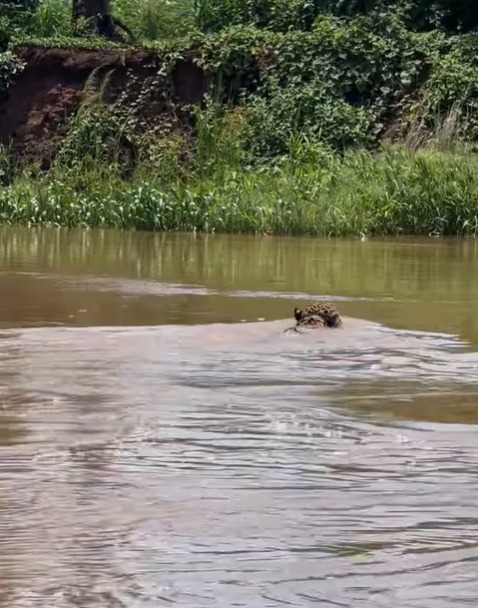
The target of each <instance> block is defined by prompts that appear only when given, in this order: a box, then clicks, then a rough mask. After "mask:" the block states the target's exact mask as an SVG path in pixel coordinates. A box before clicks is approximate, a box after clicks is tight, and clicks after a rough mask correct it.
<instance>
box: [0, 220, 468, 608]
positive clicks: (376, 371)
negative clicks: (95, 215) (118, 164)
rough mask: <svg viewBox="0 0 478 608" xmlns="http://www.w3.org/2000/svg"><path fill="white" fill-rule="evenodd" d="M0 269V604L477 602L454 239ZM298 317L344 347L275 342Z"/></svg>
mask: <svg viewBox="0 0 478 608" xmlns="http://www.w3.org/2000/svg"><path fill="white" fill-rule="evenodd" d="M0 260H1V266H0V294H1V298H0V340H1V346H2V348H1V349H0V607H1V608H10V607H12V608H17V607H33V606H34V607H49V608H50V607H51V608H70V607H85V608H118V607H126V608H153V607H154V608H156V607H158V606H181V607H187V608H200V607H202V606H206V607H212V608H216V607H217V608H228V607H236V606H245V607H248V608H249V607H250V608H266V607H267V608H272V607H274V608H275V607H282V606H299V607H309V606H324V607H325V606H331V607H345V606H346V607H353V608H356V607H371V608H372V607H380V606H383V607H387V608H415V607H416V608H446V607H451V606H453V607H457V606H477V605H478V563H477V561H478V516H477V507H478V473H477V470H478V468H477V464H478V428H477V423H478V383H477V381H478V354H477V352H476V351H477V347H478V305H477V296H478V271H477V268H478V246H477V244H476V243H475V242H474V241H453V240H450V241H445V240H431V239H430V240H424V241H413V240H401V241H390V242H360V241H320V240H312V239H278V238H266V237H260V238H259V237H258V238H250V237H247V238H246V237H199V236H197V237H195V236H193V235H152V234H133V233H127V234H122V233H118V232H94V231H73V232H68V231H57V230H44V231H28V230H12V229H3V230H0ZM317 298H325V299H329V300H331V301H334V302H335V303H336V304H337V306H338V308H339V309H340V311H341V312H342V313H343V315H344V316H345V323H344V329H343V330H338V331H325V332H324V331H322V332H320V331H318V332H308V333H307V334H306V335H300V336H299V335H297V334H284V333H283V332H282V329H283V328H284V327H287V326H288V325H289V324H290V321H288V320H287V318H290V317H291V311H292V308H293V306H294V305H296V304H298V303H300V304H304V303H308V302H313V301H314V300H315V299H317ZM258 319H264V320H263V321H258Z"/></svg>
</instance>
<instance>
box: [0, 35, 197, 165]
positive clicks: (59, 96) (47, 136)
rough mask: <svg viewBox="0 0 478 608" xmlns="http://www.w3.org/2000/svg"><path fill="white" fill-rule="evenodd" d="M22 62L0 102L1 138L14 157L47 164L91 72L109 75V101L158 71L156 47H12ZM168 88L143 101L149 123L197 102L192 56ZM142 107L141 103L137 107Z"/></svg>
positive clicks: (180, 63) (97, 75)
mask: <svg viewBox="0 0 478 608" xmlns="http://www.w3.org/2000/svg"><path fill="white" fill-rule="evenodd" d="M15 52H16V53H17V54H18V55H19V56H20V57H21V59H22V60H23V61H24V62H25V63H26V67H25V69H24V70H23V71H22V72H21V73H20V74H19V75H18V76H17V77H16V79H15V80H14V81H13V83H12V84H11V86H10V88H9V91H8V93H7V96H6V97H5V98H4V99H3V101H2V102H1V103H0V143H2V144H4V145H11V146H12V151H13V154H14V157H15V158H16V159H17V160H20V161H23V162H25V161H26V162H30V163H31V162H35V163H38V164H39V165H40V167H41V168H42V169H43V170H46V169H48V168H49V167H50V164H51V161H52V159H53V157H54V154H55V151H56V149H57V146H58V143H59V142H60V141H61V139H62V137H64V135H65V132H66V125H67V123H68V120H69V119H70V117H71V116H72V115H73V114H74V112H75V111H76V110H77V109H78V107H79V105H80V102H81V100H82V94H83V91H84V88H85V84H86V83H87V81H88V79H90V78H91V77H92V76H93V75H94V77H95V78H97V79H98V80H101V79H102V78H104V77H105V76H108V79H107V86H106V90H105V100H106V101H107V102H109V103H114V102H115V101H117V100H118V98H119V96H120V95H121V94H122V93H124V92H125V90H126V89H127V88H128V87H129V86H130V85H131V83H132V81H134V82H139V83H140V82H141V81H144V80H145V79H147V78H149V77H152V76H154V75H155V74H156V73H157V72H158V68H159V67H160V65H161V60H160V57H159V55H158V53H156V52H153V51H145V50H134V49H131V50H118V51H112V50H85V49H61V48H41V47H17V48H16V49H15ZM172 85H173V86H172V91H167V92H165V91H164V90H160V87H158V90H155V91H153V92H152V94H151V95H150V96H149V98H148V100H147V103H146V104H145V107H144V120H145V122H147V123H148V124H149V125H151V124H153V123H154V122H155V121H157V120H158V118H160V119H161V118H162V115H164V114H166V113H168V112H171V108H170V107H169V106H168V104H167V103H165V99H166V98H167V96H168V95H172V98H173V99H172V101H173V103H174V106H175V111H174V114H175V116H176V117H177V119H178V120H179V122H181V120H186V118H185V116H183V115H182V113H181V108H182V107H183V106H184V105H186V104H199V103H201V101H202V99H203V96H204V93H205V91H206V87H207V79H206V76H205V74H204V72H203V70H202V69H201V68H200V67H198V66H197V65H196V64H195V63H194V62H193V60H192V58H191V59H188V60H181V61H178V63H177V64H176V66H175V67H174V69H173V72H172ZM142 110H143V109H142Z"/></svg>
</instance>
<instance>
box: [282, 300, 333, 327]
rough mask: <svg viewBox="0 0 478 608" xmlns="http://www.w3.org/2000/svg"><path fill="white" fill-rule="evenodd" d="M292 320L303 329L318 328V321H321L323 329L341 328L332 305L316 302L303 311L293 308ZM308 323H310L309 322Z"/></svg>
mask: <svg viewBox="0 0 478 608" xmlns="http://www.w3.org/2000/svg"><path fill="white" fill-rule="evenodd" d="M294 318H295V320H296V321H297V325H301V326H303V327H309V326H310V325H312V326H314V327H318V326H320V323H319V322H318V319H319V318H320V319H322V320H323V327H341V326H342V319H341V318H340V315H339V313H338V311H337V309H336V308H335V306H334V305H333V304H328V303H327V302H318V303H317V304H312V306H307V308H304V309H303V310H302V309H300V308H294ZM309 321H310V322H309Z"/></svg>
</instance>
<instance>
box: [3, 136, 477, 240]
mask: <svg viewBox="0 0 478 608" xmlns="http://www.w3.org/2000/svg"><path fill="white" fill-rule="evenodd" d="M477 195H478V158H477V157H476V156H475V155H466V154H458V153H455V154H451V153H443V152H437V151H412V150H409V149H407V148H404V147H389V148H384V149H383V150H381V151H379V152H374V153H366V152H360V151H351V152H348V153H346V154H345V155H344V156H343V157H338V156H336V155H332V154H330V155H326V154H325V153H324V155H323V156H322V158H321V159H316V161H315V162H310V161H308V162H305V161H304V160H302V159H299V160H298V161H297V162H294V160H292V159H288V160H286V161H284V162H283V163H281V164H276V165H275V166H266V167H262V168H251V169H248V170H245V169H243V170H238V169H237V167H234V165H231V164H229V163H228V162H226V163H225V164H222V165H221V164H218V167H217V172H214V171H211V173H209V174H204V175H201V174H197V173H196V174H194V173H193V174H190V175H179V174H176V175H175V176H174V178H173V176H172V175H171V174H168V173H165V174H163V175H161V174H154V173H152V172H148V171H146V170H143V171H139V172H138V173H136V174H135V176H134V177H133V178H131V179H130V180H128V181H125V180H123V179H121V177H120V176H118V175H115V174H114V172H112V173H111V174H109V175H106V174H105V172H101V171H99V170H98V169H97V168H96V167H92V168H90V170H89V171H86V169H84V168H83V171H82V172H81V173H75V172H74V171H70V170H65V169H63V170H60V169H54V170H52V171H50V172H49V173H48V174H46V175H42V174H41V173H40V174H38V175H36V176H32V175H30V176H25V175H24V176H23V177H17V178H16V179H15V180H14V182H13V183H12V184H10V185H8V186H6V187H4V188H3V189H2V190H0V216H1V217H2V219H3V223H5V224H21V225H31V226H41V225H54V226H69V227H77V226H84V227H109V228H121V229H138V230H163V231H204V232H223V233H262V234H296V235H317V236H324V237H325V236H360V235H398V234H407V235H433V236H439V235H443V236H444V235H463V236H472V237H475V236H476V235H477V234H478V196H477Z"/></svg>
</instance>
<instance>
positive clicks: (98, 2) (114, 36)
mask: <svg viewBox="0 0 478 608" xmlns="http://www.w3.org/2000/svg"><path fill="white" fill-rule="evenodd" d="M72 17H73V21H74V22H77V21H78V20H79V19H84V20H85V21H86V22H87V24H88V25H89V26H90V27H91V28H92V29H94V30H95V31H96V32H97V33H98V34H99V35H100V36H103V37H104V38H108V40H114V41H116V42H123V41H124V40H123V37H122V36H121V34H120V33H119V31H118V29H121V30H123V31H124V32H126V34H127V35H128V37H129V38H130V40H133V39H134V36H133V33H132V32H131V30H130V29H129V28H128V27H126V25H125V24H124V23H122V22H121V21H120V20H119V19H117V18H115V17H113V15H112V14H111V7H110V0H73V14H72Z"/></svg>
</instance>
